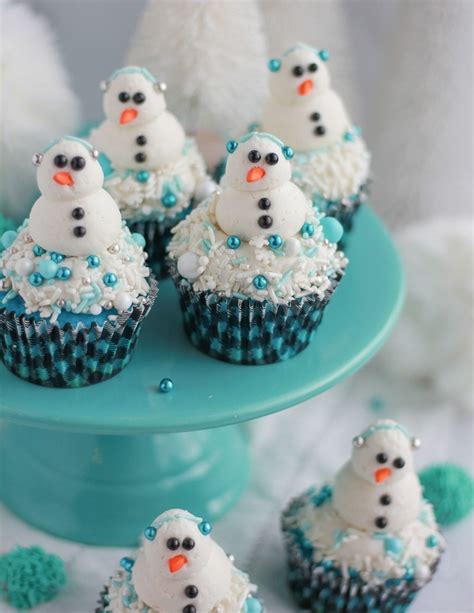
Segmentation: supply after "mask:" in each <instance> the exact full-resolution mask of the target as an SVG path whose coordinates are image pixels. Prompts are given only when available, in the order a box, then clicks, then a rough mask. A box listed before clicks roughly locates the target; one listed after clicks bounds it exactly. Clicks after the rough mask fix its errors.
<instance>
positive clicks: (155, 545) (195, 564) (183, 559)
mask: <svg viewBox="0 0 474 613" xmlns="http://www.w3.org/2000/svg"><path fill="white" fill-rule="evenodd" d="M210 532H211V525H210V524H209V523H208V522H206V521H203V520H202V519H201V518H199V517H196V516H195V515H192V514H191V513H188V512H187V511H184V510H182V509H171V510H169V511H166V512H165V513H162V514H161V515H159V516H158V517H157V518H156V519H155V521H154V522H153V523H152V524H151V525H150V526H148V528H146V529H145V542H144V545H143V553H144V558H145V561H146V564H147V566H148V568H149V572H150V574H152V575H153V576H160V577H164V578H166V579H176V580H182V579H187V578H191V577H192V576H193V574H194V573H196V572H200V571H201V570H202V568H203V567H204V566H206V564H207V563H208V561H209V558H210V556H211V553H212V548H213V546H214V542H213V541H212V539H211V537H210V536H209V534H210Z"/></svg>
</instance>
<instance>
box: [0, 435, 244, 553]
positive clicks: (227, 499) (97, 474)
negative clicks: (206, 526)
mask: <svg viewBox="0 0 474 613" xmlns="http://www.w3.org/2000/svg"><path fill="white" fill-rule="evenodd" d="M0 449H1V457H0V464H1V465H0V488H1V494H2V498H3V500H4V502H5V504H6V505H7V506H8V507H9V508H10V509H11V510H12V511H13V512H14V513H16V514H17V515H18V516H19V517H21V518H22V519H24V520H25V521H27V522H28V523H30V524H32V525H34V526H36V527H37V528H40V529H42V530H45V531H46V532H50V533H52V534H54V535H56V536H62V537H65V538H68V539H72V540H75V541H80V542H81V543H89V544H94V545H109V546H115V545H116V546H134V545H136V544H137V539H138V537H139V536H140V535H139V534H137V529H138V527H139V526H142V527H143V528H145V527H146V526H147V525H148V524H149V523H150V522H151V521H152V520H153V519H154V517H156V516H157V515H158V514H159V513H161V512H162V511H165V510H166V509H168V508H172V507H181V508H185V509H190V510H192V512H193V513H196V514H197V515H200V516H202V517H205V518H206V519H209V520H212V519H216V518H218V517H220V516H221V515H222V514H223V513H225V512H226V511H227V510H228V508H229V507H231V506H232V505H233V504H234V503H235V502H236V500H237V499H238V498H239V496H240V494H241V493H242V491H243V490H244V489H245V487H246V485H247V481H248V476H249V454H248V444H247V441H246V434H245V431H244V429H243V428H242V427H241V426H233V427H227V428H218V429H212V430H202V431H196V432H183V433H177V434H166V435H160V434H151V435H136V436H133V435H127V436H109V435H100V434H78V433H72V432H61V431H54V430H46V429H42V428H30V427H27V426H18V425H15V424H5V425H4V426H3V427H2V429H1V430H0ZM33 502H34V504H32V503H33Z"/></svg>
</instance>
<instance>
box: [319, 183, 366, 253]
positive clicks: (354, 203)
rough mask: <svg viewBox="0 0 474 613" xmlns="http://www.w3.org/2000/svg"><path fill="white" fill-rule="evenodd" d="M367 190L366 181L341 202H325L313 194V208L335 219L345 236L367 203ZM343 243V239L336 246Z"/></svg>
mask: <svg viewBox="0 0 474 613" xmlns="http://www.w3.org/2000/svg"><path fill="white" fill-rule="evenodd" d="M369 189H370V182H369V181H367V182H366V183H364V185H361V187H360V189H359V191H358V192H357V194H354V195H353V196H351V197H350V198H342V199H341V200H326V199H325V198H323V197H322V196H321V195H319V194H313V198H312V201H313V206H314V207H315V208H316V209H318V211H321V213H324V214H325V215H327V216H328V217H335V218H336V219H337V220H338V221H339V222H340V224H341V225H342V227H343V228H344V236H345V235H346V234H348V233H349V232H350V231H351V230H352V228H353V226H354V219H355V215H356V213H357V211H358V210H359V208H360V206H361V204H363V203H364V202H366V201H367V198H368V194H369ZM343 242H344V237H343V239H342V240H341V241H340V242H339V243H338V246H339V247H341V245H342V243H343Z"/></svg>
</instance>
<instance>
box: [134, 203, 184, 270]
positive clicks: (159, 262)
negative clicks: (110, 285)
mask: <svg viewBox="0 0 474 613" xmlns="http://www.w3.org/2000/svg"><path fill="white" fill-rule="evenodd" d="M193 206H194V202H191V204H190V205H189V206H188V207H187V208H186V209H183V210H182V211H180V212H179V213H178V214H177V215H176V216H175V217H166V218H165V219H163V220H158V219H153V218H146V219H134V220H131V221H127V225H128V227H129V228H130V232H138V233H139V234H141V235H142V236H143V238H144V239H145V246H144V250H145V251H146V252H147V254H148V258H147V266H149V267H150V268H151V270H152V272H153V274H154V275H155V277H157V278H158V279H163V278H165V277H167V276H168V266H167V251H166V249H167V247H168V244H169V242H170V240H171V238H172V234H171V230H172V228H174V226H176V225H177V224H178V223H179V222H180V221H182V220H183V219H184V218H185V217H187V216H188V215H189V213H190V212H191V211H192V209H193Z"/></svg>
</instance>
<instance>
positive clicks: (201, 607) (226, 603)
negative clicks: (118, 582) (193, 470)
mask: <svg viewBox="0 0 474 613" xmlns="http://www.w3.org/2000/svg"><path fill="white" fill-rule="evenodd" d="M201 522H202V520H201V518H198V517H195V516H194V515H191V514H190V513H188V512H187V511H183V510H182V509H171V510H169V511H166V512H165V513H163V514H162V515H159V516H158V517H157V518H156V519H155V521H154V522H153V524H152V527H153V529H154V530H155V531H156V533H155V535H154V537H152V540H148V539H145V540H144V542H143V546H142V548H141V549H140V550H139V552H138V555H137V557H136V560H135V562H134V565H133V570H132V578H131V583H132V585H133V588H134V590H135V592H136V595H137V598H138V601H137V608H136V609H134V610H138V611H141V610H142V609H140V608H139V606H140V605H141V606H143V605H146V606H148V607H150V608H151V609H152V610H153V611H160V612H166V613H175V612H176V613H181V612H182V611H183V609H184V607H185V606H186V605H188V604H192V605H194V606H195V607H196V609H197V610H198V611H205V612H211V611H217V610H219V611H221V612H222V613H224V612H226V613H238V611H240V610H241V608H242V605H243V603H244V601H245V599H246V597H247V596H248V595H249V593H250V590H251V587H252V586H251V585H250V583H249V581H248V577H247V576H246V575H244V574H243V573H240V571H238V570H237V569H236V568H234V566H233V564H232V562H231V560H230V559H229V558H228V557H227V555H226V554H225V552H224V551H223V549H222V548H221V547H219V545H218V544H217V543H216V542H215V541H214V540H213V539H212V538H211V536H210V535H209V534H203V533H202V532H201V530H200V524H201ZM170 539H177V546H176V547H173V548H170V547H169V546H168V543H169V540H170ZM190 539H191V542H192V547H191V546H187V545H186V542H187V541H188V542H189V540H190ZM188 586H195V587H196V588H197V595H196V596H195V597H193V598H190V597H189V596H188V595H186V592H185V590H186V588H187V587H188ZM111 587H112V589H111V594H110V596H111V603H112V609H111V610H113V611H114V612H116V611H123V610H126V609H124V608H120V607H121V606H123V601H122V599H121V598H120V597H117V596H118V594H117V591H115V592H114V590H113V588H114V585H113V584H112V586H111ZM138 603H139V604H138ZM115 605H118V606H117V607H115Z"/></svg>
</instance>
